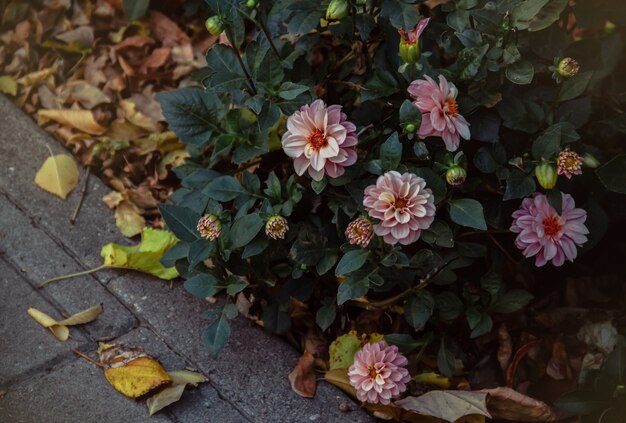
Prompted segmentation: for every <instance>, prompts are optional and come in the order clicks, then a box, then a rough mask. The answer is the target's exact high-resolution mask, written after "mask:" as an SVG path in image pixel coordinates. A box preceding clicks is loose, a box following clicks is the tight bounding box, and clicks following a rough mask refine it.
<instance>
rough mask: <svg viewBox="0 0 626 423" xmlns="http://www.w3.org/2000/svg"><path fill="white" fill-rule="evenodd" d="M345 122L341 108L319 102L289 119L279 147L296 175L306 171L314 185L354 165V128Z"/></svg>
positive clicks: (355, 139)
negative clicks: (290, 159) (289, 160)
mask: <svg viewBox="0 0 626 423" xmlns="http://www.w3.org/2000/svg"><path fill="white" fill-rule="evenodd" d="M346 119H347V117H346V114H345V113H342V112H341V106H339V105H332V106H326V104H325V103H324V102H323V101H322V100H315V101H314V102H313V103H312V104H311V105H304V106H302V107H301V108H300V110H299V111H297V112H295V113H294V114H293V115H291V116H289V119H287V132H285V134H284V135H283V138H282V144H283V150H284V151H285V154H287V155H288V156H289V157H292V158H293V159H294V161H293V164H294V168H295V170H296V173H297V174H298V175H302V174H303V173H304V172H305V171H306V170H308V171H309V175H311V177H312V178H313V179H314V180H316V181H320V180H322V178H323V177H324V174H327V175H328V176H330V177H331V178H337V177H339V176H341V175H342V174H343V172H344V167H346V166H350V165H353V164H354V162H356V159H357V154H356V151H355V150H354V146H355V145H356V144H357V141H358V140H357V135H356V126H354V124H353V123H352V122H348V121H347V120H346Z"/></svg>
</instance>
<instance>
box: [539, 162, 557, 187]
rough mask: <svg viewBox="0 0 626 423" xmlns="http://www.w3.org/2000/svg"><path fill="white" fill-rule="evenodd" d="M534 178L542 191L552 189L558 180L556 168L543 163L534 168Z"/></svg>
mask: <svg viewBox="0 0 626 423" xmlns="http://www.w3.org/2000/svg"><path fill="white" fill-rule="evenodd" d="M535 176H536V177H537V181H539V185H541V186H542V187H543V188H544V189H552V188H554V186H555V185H556V180H557V178H558V176H559V175H558V174H557V169H556V166H554V165H553V164H551V163H547V162H543V163H541V164H539V165H537V166H536V167H535Z"/></svg>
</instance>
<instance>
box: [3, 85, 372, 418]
mask: <svg viewBox="0 0 626 423" xmlns="http://www.w3.org/2000/svg"><path fill="white" fill-rule="evenodd" d="M0 113H1V115H0V422H2V423H14V422H15V423H18V422H19V423H21V422H24V423H39V422H45V423H56V422H59V423H60V422H63V423H66V422H77V423H78V422H80V423H86V422H96V421H97V422H143V421H146V422H152V423H157V422H183V423H186V422H233V423H239V422H311V421H318V422H370V421H374V419H373V418H371V417H369V416H368V415H367V414H366V413H365V412H364V411H363V410H361V409H359V407H358V406H357V405H356V404H354V403H353V402H352V401H351V400H350V399H349V398H348V397H347V396H345V395H344V394H343V393H342V392H341V391H339V390H338V389H336V388H334V387H333V386H331V385H328V384H326V383H324V382H320V383H319V384H318V390H317V395H316V397H315V399H304V398H301V397H299V396H298V395H296V394H295V393H294V392H293V391H292V390H291V388H290V386H289V382H288V380H287V375H288V374H289V372H290V371H291V369H292V367H293V366H294V365H295V364H296V362H297V360H298V352H297V351H295V350H294V349H292V348H291V346H289V345H288V344H287V343H285V342H284V341H283V340H282V339H280V338H276V337H273V336H271V335H269V334H267V333H265V332H263V331H262V330H261V329H259V328H258V327H255V326H254V324H253V323H252V322H250V321H248V320H246V319H244V318H238V319H236V320H235V321H234V322H233V327H232V337H231V340H230V343H229V345H228V346H227V349H226V350H225V351H224V352H223V353H222V354H221V356H220V357H219V358H218V359H212V358H210V357H209V355H208V354H207V353H206V351H205V350H204V346H203V345H202V340H201V334H202V331H203V329H204V327H205V325H206V321H204V320H203V319H202V318H201V317H200V314H201V313H202V311H204V310H207V309H209V308H210V307H211V305H210V304H209V303H207V302H206V301H203V300H201V299H198V298H194V297H192V296H190V295H189V294H187V293H186V292H185V290H184V288H182V286H181V284H180V283H175V284H174V287H173V288H170V286H169V284H168V283H165V282H163V281H160V280H158V279H155V278H151V277H149V276H146V275H143V274H137V273H133V272H124V271H105V272H99V273H96V274H93V275H90V276H84V277H81V278H75V279H69V280H65V281H61V282H57V283H54V284H51V285H49V286H47V287H46V288H44V289H39V290H38V289H36V288H35V286H36V285H37V284H38V283H39V282H41V281H42V280H44V279H46V278H49V277H52V276H56V275H61V274H66V273H71V272H75V271H80V270H83V269H88V268H92V267H95V266H99V265H100V264H102V259H101V257H100V249H101V248H102V246H103V245H105V244H107V243H109V242H120V243H129V242H128V241H127V240H125V239H123V238H122V237H121V235H120V234H119V233H118V231H117V229H116V227H115V222H114V219H113V213H111V211H110V210H108V209H107V208H106V206H104V204H103V203H102V201H101V198H102V196H103V195H104V194H106V193H108V191H109V190H108V189H107V188H106V187H105V186H104V184H103V183H102V182H101V181H100V180H99V179H97V178H95V177H94V178H91V179H90V182H89V187H88V192H87V195H86V197H85V200H84V204H83V206H82V209H81V211H80V214H79V216H78V219H77V220H76V222H75V224H74V225H71V224H70V223H69V218H70V216H71V214H72V212H73V210H74V207H75V206H76V204H77V202H78V200H79V197H80V193H79V191H80V189H78V188H77V189H75V190H74V192H73V193H72V194H71V195H70V197H69V198H68V199H67V200H66V201H63V200H61V199H59V198H57V197H55V196H53V195H50V194H47V193H45V192H43V191H42V190H40V189H39V188H38V187H37V186H36V185H35V183H34V177H35V173H36V172H37V170H38V168H39V167H40V166H41V164H42V163H43V162H44V160H45V159H46V158H47V157H48V156H49V152H48V149H47V148H46V145H48V146H49V147H50V148H51V149H52V150H53V151H54V152H55V153H57V152H62V151H63V148H62V147H61V146H60V145H59V144H58V143H57V142H56V141H55V140H54V139H53V138H52V137H50V136H49V135H48V134H47V133H46V132H45V131H43V130H41V129H40V128H39V127H37V125H36V124H35V122H34V121H33V120H32V119H31V118H30V117H29V116H27V115H25V114H24V113H22V112H21V111H20V110H19V109H18V108H17V107H15V106H14V105H13V104H12V103H11V102H10V101H9V100H8V99H6V98H5V97H3V96H1V95H0ZM82 177H84V175H82ZM79 184H80V183H79ZM98 303H103V304H104V312H103V313H102V315H100V317H99V318H98V319H97V320H96V321H95V322H93V323H90V324H88V325H85V326H83V327H74V328H72V329H71V335H72V339H70V340H68V341H67V342H60V341H57V340H56V338H54V337H53V336H52V335H51V334H50V333H48V332H47V331H46V330H45V329H43V328H42V327H40V326H39V325H38V324H37V323H36V322H35V321H34V320H32V319H31V318H30V317H29V316H28V315H27V313H26V310H27V309H28V308H29V307H35V308H37V309H39V310H41V311H44V312H46V313H48V314H50V315H52V316H54V317H60V316H62V315H63V314H73V313H75V312H77V311H80V310H83V309H85V308H88V307H91V306H93V305H96V304H98ZM101 338H116V340H117V341H119V342H122V343H125V344H127V345H139V346H142V347H144V348H145V350H146V351H147V352H148V353H149V354H151V355H152V356H154V357H157V358H158V359H159V360H160V361H161V362H162V363H163V365H164V367H165V368H166V369H169V370H177V369H182V368H191V369H196V370H197V371H200V372H202V373H204V374H205V375H206V376H207V377H208V378H209V383H205V384H202V385H200V386H199V387H198V388H196V389H190V390H187V391H186V392H185V394H184V395H183V398H182V400H181V401H179V402H178V403H177V404H174V405H172V406H170V407H168V408H167V409H165V410H163V411H161V412H159V413H157V414H155V415H154V416H152V417H150V418H149V417H148V415H147V408H146V405H145V401H144V400H141V401H134V400H130V399H127V398H126V397H124V396H122V395H121V394H119V393H117V392H116V391H115V390H114V389H113V388H112V387H111V386H110V385H109V384H108V382H107V381H106V380H105V379H104V376H103V374H102V371H101V370H100V369H98V368H96V367H95V366H93V365H92V364H90V363H89V362H87V361H86V360H83V359H81V358H78V357H76V356H75V355H74V354H73V353H72V352H71V348H72V347H77V348H79V349H80V350H81V351H83V352H85V353H88V354H91V355H92V356H95V355H94V354H93V353H94V351H95V350H96V348H97V342H96V340H97V339H101ZM3 391H6V392H5V393H4V394H3ZM341 403H348V404H349V405H350V408H351V409H352V410H353V411H351V412H349V413H342V412H340V411H339V405H340V404H341Z"/></svg>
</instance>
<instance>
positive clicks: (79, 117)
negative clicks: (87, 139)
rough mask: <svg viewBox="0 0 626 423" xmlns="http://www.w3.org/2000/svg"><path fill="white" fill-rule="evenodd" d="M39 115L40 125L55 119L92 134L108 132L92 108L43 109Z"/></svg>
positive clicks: (62, 123)
mask: <svg viewBox="0 0 626 423" xmlns="http://www.w3.org/2000/svg"><path fill="white" fill-rule="evenodd" d="M37 115H38V118H39V121H38V123H39V125H44V124H45V123H46V122H48V121H49V120H53V121H55V122H58V123H60V124H61V125H67V126H71V127H72V128H76V129H78V130H79V131H83V132H86V133H88V134H92V135H102V134H104V133H105V132H106V128H104V127H102V126H100V124H99V123H98V122H96V119H95V118H94V116H93V113H92V112H91V110H69V109H56V110H50V109H43V110H40V111H39V112H38V113H37Z"/></svg>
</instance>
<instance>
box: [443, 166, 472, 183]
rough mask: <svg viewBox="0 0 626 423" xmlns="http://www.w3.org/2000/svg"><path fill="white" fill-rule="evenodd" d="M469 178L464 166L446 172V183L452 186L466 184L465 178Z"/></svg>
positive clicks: (452, 167)
mask: <svg viewBox="0 0 626 423" xmlns="http://www.w3.org/2000/svg"><path fill="white" fill-rule="evenodd" d="M466 177H467V172H466V171H465V169H464V168H463V167H462V166H458V165H453V166H450V167H449V168H448V170H447V171H446V181H448V183H449V184H450V185H453V186H454V185H461V184H462V183H463V182H465V178H466Z"/></svg>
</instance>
